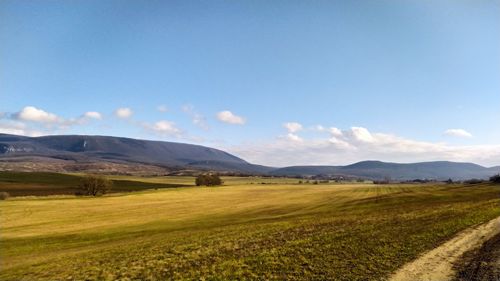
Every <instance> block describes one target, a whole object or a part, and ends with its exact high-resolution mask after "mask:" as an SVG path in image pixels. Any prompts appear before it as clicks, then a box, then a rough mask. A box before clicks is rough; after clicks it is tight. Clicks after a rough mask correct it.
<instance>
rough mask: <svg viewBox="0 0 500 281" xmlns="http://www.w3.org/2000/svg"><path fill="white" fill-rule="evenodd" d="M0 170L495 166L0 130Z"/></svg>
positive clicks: (325, 170)
mask: <svg viewBox="0 0 500 281" xmlns="http://www.w3.org/2000/svg"><path fill="white" fill-rule="evenodd" d="M0 170H11V171H50V172H61V171H66V172H67V171H92V172H94V171H97V172H104V173H134V174H140V173H149V174H163V173H178V174H182V173H191V172H199V171H206V170H209V171H218V172H228V173H244V174H259V175H270V176H316V175H325V176H346V177H358V178H365V179H374V180H376V179H384V178H390V179H393V180H412V179H436V180H446V179H448V178H452V179H455V180H463V179H471V178H483V179H484V178H488V177H490V176H492V175H494V174H497V173H499V172H500V167H492V168H485V167H483V166H480V165H476V164H473V163H456V162H448V161H436V162H422V163H412V164H398V163H386V162H380V161H363V162H359V163H355V164H352V165H347V166H291V167H284V168H272V167H266V166H261V165H254V164H251V163H248V162H246V161H245V160H243V159H241V158H238V157H236V156H234V155H231V154H229V153H227V152H224V151H222V150H218V149H214V148H209V147H205V146H200V145H192V144H185V143H175V142H163V141H148V140H137V139H130V138H118V137H107V136H75V135H72V136H44V137H24V136H15V135H6V134H0Z"/></svg>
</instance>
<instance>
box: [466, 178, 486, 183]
mask: <svg viewBox="0 0 500 281" xmlns="http://www.w3.org/2000/svg"><path fill="white" fill-rule="evenodd" d="M483 182H484V180H481V179H470V180H466V181H464V183H466V184H478V183H483Z"/></svg>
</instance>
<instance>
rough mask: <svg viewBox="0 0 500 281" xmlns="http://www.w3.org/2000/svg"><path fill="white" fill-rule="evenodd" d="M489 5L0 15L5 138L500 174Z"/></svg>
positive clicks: (114, 7)
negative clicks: (464, 167) (101, 139)
mask: <svg viewBox="0 0 500 281" xmlns="http://www.w3.org/2000/svg"><path fill="white" fill-rule="evenodd" d="M498 14H500V3H499V2H498V1H496V2H495V1H479V2H474V3H471V2H467V1H442V2H432V1H405V2H397V1H377V2H373V1H359V2H355V3H354V2H345V1H318V2H314V3H312V2H301V1H272V2H267V1H266V2H264V1H252V2H224V1H221V2H191V1H188V2H186V1H167V2H164V1H151V2H148V5H144V4H143V3H140V2H136V1H71V2H66V1H50V2H45V1H9V0H7V1H2V2H0V40H1V41H2V42H3V43H2V44H1V45H0V61H2V64H0V99H1V100H2V102H1V103H0V133H10V134H19V135H27V136H39V135H53V134H91V135H112V136H120V137H130V138H140V139H150V140H163V141H174V142H185V143H192V144H199V145H205V146H210V147H214V148H218V149H222V150H225V151H227V152H229V153H232V154H235V155H236V156H239V157H241V158H243V159H245V160H247V161H249V162H251V163H256V164H261V165H268V166H291V165H345V164H349V163H355V162H358V161H364V160H368V159H372V160H380V161H386V162H398V163H411V162H422V161H436V160H446V161H457V162H472V163H477V164H480V165H483V166H487V167H490V166H496V165H499V164H500V130H496V127H495V125H496V124H498V122H499V121H500V111H499V110H498V106H499V105H500V94H499V93H500V79H499V77H500V37H499V36H498V34H499V31H500V18H499V17H498Z"/></svg>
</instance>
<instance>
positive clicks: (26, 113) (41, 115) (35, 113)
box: [13, 106, 62, 124]
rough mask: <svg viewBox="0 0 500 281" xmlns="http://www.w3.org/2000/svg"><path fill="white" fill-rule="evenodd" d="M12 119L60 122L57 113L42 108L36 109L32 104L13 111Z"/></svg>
mask: <svg viewBox="0 0 500 281" xmlns="http://www.w3.org/2000/svg"><path fill="white" fill-rule="evenodd" d="M13 118H14V119H17V120H22V121H31V122H38V123H46V124H47V123H58V122H61V121H62V119H61V118H60V117H58V116H57V115H55V114H53V113H50V112H46V111H44V110H42V109H38V108H36V107H34V106H26V107H24V108H23V109H21V111H19V112H17V113H15V114H14V115H13Z"/></svg>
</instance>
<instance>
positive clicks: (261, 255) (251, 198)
mask: <svg viewBox="0 0 500 281" xmlns="http://www.w3.org/2000/svg"><path fill="white" fill-rule="evenodd" d="M131 180H133V179H131ZM151 180H161V179H151ZM238 181H240V182H239V183H238ZM241 181H243V180H242V179H234V182H235V183H234V184H233V185H229V186H224V187H218V188H195V187H192V188H180V189H169V190H158V191H143V192H138V193H132V194H126V195H113V196H105V197H101V198H50V197H48V198H45V199H38V198H35V199H9V200H6V201H2V202H0V212H1V226H2V231H1V240H0V246H1V248H2V251H1V257H0V258H1V272H0V279H2V280H20V279H26V280H33V279H47V280H53V279H67V278H75V279H109V280H113V279H120V278H121V279H127V278H130V279H141V280H147V279H149V280H155V279H171V278H175V279H199V278H200V277H205V278H207V279H241V278H247V279H349V280H356V279H360V280H361V279H362V280H366V279H373V280H378V279H380V278H383V277H385V276H388V274H390V273H391V272H393V271H394V270H395V269H397V268H398V267H399V266H400V265H402V264H403V263H405V262H406V261H409V260H411V259H412V258H414V257H416V255H418V254H419V253H421V252H422V251H424V250H427V249H429V248H432V247H434V246H436V245H438V244H439V243H441V242H442V241H444V240H445V239H447V238H449V237H451V236H452V235H453V234H455V233H457V232H458V231H460V230H462V229H464V228H466V227H468V226H470V225H473V224H477V223H481V222H484V221H487V220H489V219H491V218H493V217H495V216H498V215H500V207H499V205H498V203H499V202H500V200H499V190H498V187H495V186H489V185H482V186H460V185H437V186H432V185H400V186H398V185H388V186H380V185H379V186H374V185H367V184H352V185H334V184H331V185H326V184H325V185H306V184H303V185H298V184H287V183H284V184H269V185H260V184H259V185H257V184H255V183H246V184H245V183H244V182H243V183H242V182H241ZM179 182H180V181H179Z"/></svg>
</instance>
